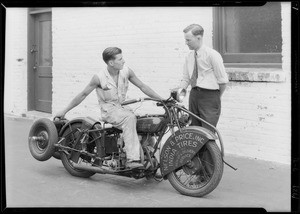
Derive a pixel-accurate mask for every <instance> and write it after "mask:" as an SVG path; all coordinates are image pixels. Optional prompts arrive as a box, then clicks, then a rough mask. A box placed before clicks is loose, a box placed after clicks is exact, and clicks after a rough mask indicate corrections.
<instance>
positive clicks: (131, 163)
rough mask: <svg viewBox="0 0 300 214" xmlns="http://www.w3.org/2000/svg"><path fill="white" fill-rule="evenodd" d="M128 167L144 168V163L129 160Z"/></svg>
mask: <svg viewBox="0 0 300 214" xmlns="http://www.w3.org/2000/svg"><path fill="white" fill-rule="evenodd" d="M126 168H130V169H134V168H144V165H143V164H141V163H140V162H139V161H129V162H128V161H127V162H126Z"/></svg>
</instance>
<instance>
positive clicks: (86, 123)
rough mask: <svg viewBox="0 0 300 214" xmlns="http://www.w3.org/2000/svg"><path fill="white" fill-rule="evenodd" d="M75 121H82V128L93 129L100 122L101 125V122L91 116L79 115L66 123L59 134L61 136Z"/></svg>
mask: <svg viewBox="0 0 300 214" xmlns="http://www.w3.org/2000/svg"><path fill="white" fill-rule="evenodd" d="M73 123H82V126H81V128H82V129H92V128H93V127H94V126H95V125H96V124H100V126H101V123H100V122H99V121H97V120H95V119H93V118H91V117H77V118H74V119H72V120H70V121H69V122H68V123H66V124H65V125H64V126H63V127H62V128H61V130H60V132H59V136H61V135H62V134H63V133H64V131H65V130H66V129H67V128H68V126H69V125H70V124H71V125H72V124H73Z"/></svg>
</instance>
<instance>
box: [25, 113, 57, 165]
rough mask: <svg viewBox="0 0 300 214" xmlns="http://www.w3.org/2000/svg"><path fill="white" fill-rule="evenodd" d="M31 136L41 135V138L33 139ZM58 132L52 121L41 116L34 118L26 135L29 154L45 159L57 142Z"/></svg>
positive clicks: (50, 155) (50, 154) (40, 159)
mask: <svg viewBox="0 0 300 214" xmlns="http://www.w3.org/2000/svg"><path fill="white" fill-rule="evenodd" d="M33 137H41V138H42V139H41V140H34V138H33ZM57 139H58V134H57V129H56V127H55V125H54V123H53V122H52V121H51V120H49V119H47V118H41V119H38V120H36V121H35V122H34V123H33V125H32V126H31V128H30V131H29V137H28V146H29V150H30V153H31V155H32V156H33V157H34V158H35V159H37V160H39V161H46V160H48V159H49V158H51V157H52V155H53V153H54V151H55V146H54V144H55V143H57Z"/></svg>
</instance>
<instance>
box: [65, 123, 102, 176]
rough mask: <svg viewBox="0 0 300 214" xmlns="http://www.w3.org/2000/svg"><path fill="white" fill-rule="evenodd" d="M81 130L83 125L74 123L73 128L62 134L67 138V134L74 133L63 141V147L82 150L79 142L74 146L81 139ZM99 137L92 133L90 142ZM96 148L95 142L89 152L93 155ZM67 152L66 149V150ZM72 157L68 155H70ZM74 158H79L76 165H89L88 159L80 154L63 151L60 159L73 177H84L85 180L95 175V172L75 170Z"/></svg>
mask: <svg viewBox="0 0 300 214" xmlns="http://www.w3.org/2000/svg"><path fill="white" fill-rule="evenodd" d="M80 128H81V123H73V124H72V125H71V127H69V128H67V129H66V130H65V131H64V133H63V134H62V136H63V137H64V136H67V134H69V133H70V132H71V131H74V133H73V134H70V135H69V136H68V137H66V139H65V140H64V141H62V145H64V146H68V147H71V148H76V149H78V150H81V149H82V144H81V143H80V142H79V143H77V144H76V145H74V143H75V142H76V139H77V138H78V137H79V130H78V129H80ZM96 137H97V134H96V133H95V132H91V133H90V135H89V140H90V141H92V140H93V139H95V138H96ZM94 148H95V142H93V143H91V144H89V145H88V150H89V152H90V153H93V151H94ZM64 150H65V149H64ZM66 153H68V154H70V155H68V154H66ZM74 156H77V157H78V158H75V159H77V161H74V163H76V164H79V163H81V164H82V163H84V164H87V165H90V164H89V161H88V159H89V158H88V157H87V156H84V155H82V154H79V153H78V152H74V151H73V152H71V151H66V150H65V151H61V152H60V159H61V161H62V163H63V165H64V167H65V169H66V170H67V171H68V172H69V173H70V174H71V175H73V176H76V177H83V178H88V177H91V176H93V175H94V174H95V172H91V171H86V170H80V169H75V168H74V167H73V161H72V160H71V159H72V158H73V157H74Z"/></svg>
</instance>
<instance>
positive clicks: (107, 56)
mask: <svg viewBox="0 0 300 214" xmlns="http://www.w3.org/2000/svg"><path fill="white" fill-rule="evenodd" d="M121 53H122V50H121V49H120V48H117V47H108V48H106V49H105V50H104V51H103V53H102V58H103V60H104V62H105V63H106V64H107V63H108V61H109V60H112V59H115V56H116V55H118V54H121Z"/></svg>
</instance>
